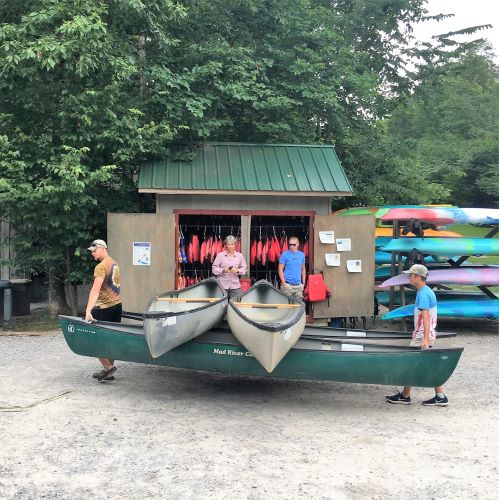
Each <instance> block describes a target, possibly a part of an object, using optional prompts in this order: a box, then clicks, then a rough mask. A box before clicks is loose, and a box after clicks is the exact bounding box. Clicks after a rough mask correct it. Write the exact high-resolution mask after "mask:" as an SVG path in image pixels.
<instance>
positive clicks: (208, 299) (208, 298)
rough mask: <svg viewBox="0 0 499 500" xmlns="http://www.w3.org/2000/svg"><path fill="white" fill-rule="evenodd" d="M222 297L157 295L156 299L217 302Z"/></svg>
mask: <svg viewBox="0 0 499 500" xmlns="http://www.w3.org/2000/svg"><path fill="white" fill-rule="evenodd" d="M221 298H222V297H185V298H182V297H158V299H157V300H164V301H165V302H217V301H218V300H220V299H221Z"/></svg>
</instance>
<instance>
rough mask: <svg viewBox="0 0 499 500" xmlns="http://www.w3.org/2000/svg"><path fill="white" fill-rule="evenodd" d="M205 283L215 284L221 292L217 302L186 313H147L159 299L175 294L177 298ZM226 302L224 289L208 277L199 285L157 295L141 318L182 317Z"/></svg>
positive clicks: (226, 297)
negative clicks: (179, 294) (180, 294)
mask: <svg viewBox="0 0 499 500" xmlns="http://www.w3.org/2000/svg"><path fill="white" fill-rule="evenodd" d="M207 281H210V282H215V283H216V284H217V286H218V288H219V289H220V290H221V291H222V297H220V299H219V300H217V301H215V302H208V303H206V304H203V305H201V306H199V307H195V308H194V309H188V310H186V311H149V310H148V309H149V308H150V307H151V306H152V304H153V303H154V302H155V301H156V300H157V299H158V298H160V297H168V296H170V295H175V294H177V297H178V293H179V292H183V291H184V290H189V289H192V288H196V287H199V286H200V285H202V284H203V283H206V282H207ZM227 300H228V296H227V292H226V291H225V289H224V288H222V286H221V285H220V282H219V281H218V280H217V279H216V278H214V277H210V278H207V279H205V280H203V281H200V282H199V283H195V284H194V285H191V286H188V287H185V288H181V289H180V290H175V291H172V292H167V293H161V294H159V295H156V296H155V297H154V298H152V299H151V300H150V301H149V303H148V304H147V307H146V310H145V312H144V314H143V315H142V316H143V318H144V319H158V318H171V317H174V316H182V315H184V314H192V313H195V312H198V311H202V310H203V309H208V308H210V307H214V306H216V305H218V304H220V303H221V302H223V301H227Z"/></svg>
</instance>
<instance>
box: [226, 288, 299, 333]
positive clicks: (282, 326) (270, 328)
mask: <svg viewBox="0 0 499 500" xmlns="http://www.w3.org/2000/svg"><path fill="white" fill-rule="evenodd" d="M261 286H265V287H271V288H273V289H274V290H275V291H276V292H278V293H279V294H280V295H282V296H283V297H284V298H286V299H287V300H288V304H297V305H299V306H300V308H299V309H296V311H297V314H295V316H294V317H293V318H292V319H291V320H290V321H288V322H287V323H276V324H275V325H272V324H269V323H262V322H258V321H253V320H252V319H251V318H249V317H248V316H246V315H245V314H244V313H243V312H241V310H240V309H239V308H238V307H237V306H236V305H235V304H236V303H239V302H240V301H241V298H242V297H244V296H245V295H246V294H248V293H249V292H251V291H253V290H254V289H255V288H257V287H261ZM229 307H230V308H231V310H232V311H234V312H235V313H236V314H237V315H238V316H239V317H240V318H241V319H242V320H243V321H245V322H246V323H248V324H250V325H251V326H254V327H256V328H258V329H259V330H265V331H267V332H279V331H282V330H286V329H287V328H291V327H292V326H294V325H296V323H298V321H300V319H301V317H302V316H303V315H304V314H305V303H304V302H303V301H301V300H299V299H295V298H293V297H290V296H289V295H286V294H285V293H283V292H281V290H278V289H277V288H275V287H274V286H273V285H272V284H271V283H269V282H268V281H267V280H260V281H257V282H256V283H255V284H254V285H253V286H252V287H251V288H250V289H249V290H248V291H246V292H245V293H243V294H242V295H241V296H240V297H236V298H234V299H231V300H229Z"/></svg>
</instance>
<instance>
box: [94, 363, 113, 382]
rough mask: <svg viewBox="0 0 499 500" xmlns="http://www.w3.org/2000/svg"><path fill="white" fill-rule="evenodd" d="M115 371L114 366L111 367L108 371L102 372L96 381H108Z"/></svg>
mask: <svg viewBox="0 0 499 500" xmlns="http://www.w3.org/2000/svg"><path fill="white" fill-rule="evenodd" d="M115 371H116V366H111V368H109V370H103V371H102V372H101V374H100V375H99V376H98V377H97V380H98V381H99V382H102V381H103V380H109V377H110V376H111V375H112V374H113V373H114V372H115Z"/></svg>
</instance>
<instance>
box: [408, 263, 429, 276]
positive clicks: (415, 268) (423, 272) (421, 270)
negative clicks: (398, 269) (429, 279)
mask: <svg viewBox="0 0 499 500" xmlns="http://www.w3.org/2000/svg"><path fill="white" fill-rule="evenodd" d="M403 273H404V274H416V275H417V276H422V277H423V278H426V276H428V269H427V268H426V267H425V266H423V264H414V265H412V266H411V268H410V269H409V270H408V271H403Z"/></svg>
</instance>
